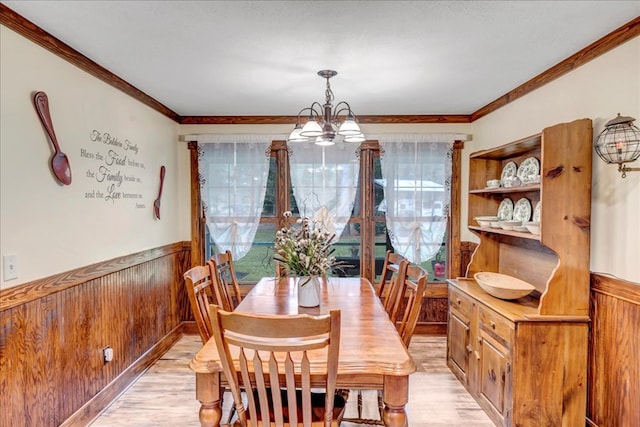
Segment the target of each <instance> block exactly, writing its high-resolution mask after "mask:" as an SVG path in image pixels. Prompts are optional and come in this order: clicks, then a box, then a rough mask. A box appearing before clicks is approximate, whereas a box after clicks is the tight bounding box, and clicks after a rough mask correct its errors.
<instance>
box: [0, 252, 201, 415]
mask: <svg viewBox="0 0 640 427" xmlns="http://www.w3.org/2000/svg"><path fill="white" fill-rule="evenodd" d="M189 267H190V243H189V242H180V243H176V244H172V245H168V246H164V247H161V248H156V249H152V250H148V251H144V252H141V253H136V254H132V255H128V256H124V257H121V258H117V259H114V260H110V261H106V262H103V263H99V264H95V265H91V266H88V267H85V268H80V269H77V270H73V271H70V272H67V273H62V274H59V275H56V276H52V277H49V278H46V279H42V280H37V281H34V282H30V283H26V284H24V285H20V286H17V287H15V288H9V289H6V290H3V291H0V372H1V375H0V408H2V409H1V410H0V425H1V426H38V427H40V426H42V427H44V426H58V425H60V424H62V423H63V422H65V420H67V421H66V424H68V425H71V424H74V425H86V424H87V422H89V421H90V420H91V419H92V418H93V417H94V416H95V415H97V414H98V413H99V411H100V410H101V409H102V408H103V407H104V406H105V405H106V404H108V402H109V401H110V400H111V399H113V398H115V397H116V396H117V395H118V394H119V393H120V392H122V391H123V390H124V388H126V386H128V384H129V383H130V382H131V381H132V380H133V379H134V378H135V376H137V375H138V374H139V373H141V372H142V371H143V370H144V369H145V368H146V366H145V363H147V364H149V363H153V361H154V360H155V359H154V360H151V359H153V358H154V357H156V358H157V357H159V356H160V355H161V354H162V353H163V352H164V351H166V350H167V349H168V348H169V347H170V346H171V345H172V344H173V342H174V341H175V340H177V339H178V338H179V337H180V335H181V333H182V329H181V328H182V322H183V321H184V320H187V319H189V317H190V316H189V313H190V309H189V302H188V299H187V296H186V292H185V291H184V282H183V278H182V274H183V272H184V271H186V270H187V269H188V268H189ZM106 346H111V347H112V348H113V351H114V359H113V361H112V362H109V363H106V364H105V363H104V362H103V348H104V347H106ZM156 355H157V356H156ZM114 384H115V386H114ZM106 391H108V392H106ZM99 398H102V399H101V400H102V401H101V402H99V403H98V404H93V405H92V404H91V401H92V399H93V400H96V399H98V400H100V399H99ZM96 411H97V412H96ZM70 417H71V418H70Z"/></svg>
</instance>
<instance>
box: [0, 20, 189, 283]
mask: <svg viewBox="0 0 640 427" xmlns="http://www.w3.org/2000/svg"><path fill="white" fill-rule="evenodd" d="M0 47H1V51H2V56H1V58H0V92H1V94H2V96H1V101H0V153H1V156H0V159H1V170H0V173H1V175H0V176H1V182H0V185H1V193H0V212H1V220H0V254H2V255H5V254H16V255H17V257H18V278H17V279H15V280H10V281H4V280H2V282H1V285H0V288H2V289H5V288H8V287H13V286H16V285H19V284H21V283H25V282H28V281H31V280H35V279H38V278H42V277H46V276H49V275H52V274H56V273H61V272H64V271H68V270H71V269H74V268H78V267H82V266H86V265H89V264H92V263H95V262H99V261H104V260H108V259H111V258H115V257H118V256H122V255H127V254H131V253H134V252H138V251H141V250H145V249H148V248H153V247H157V246H161V245H164V244H169V243H173V242H176V241H181V240H190V228H189V227H190V225H189V224H190V221H189V216H188V215H184V213H182V212H181V209H180V206H181V205H183V204H184V203H185V200H186V203H188V200H189V194H188V191H184V189H185V188H189V175H188V170H189V169H188V165H189V160H188V159H189V157H188V150H186V147H184V144H180V143H179V142H178V129H179V125H178V124H177V123H175V122H173V121H172V120H170V119H168V118H166V117H165V116H162V115H161V114H159V113H158V112H156V111H154V110H153V109H151V108H149V107H147V106H145V105H143V104H141V103H140V102H138V101H136V100H134V99H133V98H131V97H130V96H128V95H125V94H124V93H122V92H120V91H118V90H116V89H114V88H113V87H111V86H109V85H107V84H105V83H103V82H101V81H100V80H98V79H96V78H94V77H92V76H91V75H89V74H87V73H85V72H84V71H82V70H80V69H78V68H76V67H74V66H73V65H71V64H69V63H68V62H66V61H65V60H63V59H60V58H59V57H57V56H55V55H53V54H52V53H50V52H48V51H46V50H44V49H42V48H41V47H39V46H38V45H36V44H34V43H32V42H30V41H29V40H27V39H25V38H23V37H22V36H20V35H18V34H17V33H15V32H13V31H12V30H9V29H8V28H6V27H4V26H2V27H0ZM37 90H42V91H45V92H46V93H47V95H48V98H49V105H50V108H51V116H52V120H53V124H54V129H55V133H56V135H57V137H58V140H59V142H60V145H61V149H62V151H63V152H65V153H66V154H67V156H68V157H69V160H70V164H71V169H72V176H73V182H72V184H71V185H69V186H62V185H59V184H58V183H57V182H56V181H54V178H53V175H52V173H51V171H50V168H49V159H50V157H51V154H52V150H51V148H50V147H51V145H50V143H49V141H48V139H47V137H46V135H45V132H44V129H43V127H42V125H41V124H40V122H39V120H38V116H37V115H36V112H35V109H34V107H33V102H32V93H33V92H34V91H37ZM94 129H95V130H98V131H99V132H101V133H103V134H104V133H105V132H108V133H110V134H111V135H113V136H114V137H116V138H118V139H119V140H120V141H121V142H123V143H124V140H125V139H126V140H129V141H130V143H131V144H132V145H135V146H137V149H138V153H137V154H135V153H134V151H132V150H127V151H126V152H125V151H124V150H123V149H121V148H120V147H117V146H109V145H106V144H102V143H99V142H93V141H91V139H90V135H91V132H92V131H93V130H94ZM114 147H115V148H116V151H119V152H120V153H121V155H122V156H124V155H126V156H127V160H131V161H135V162H137V163H143V164H144V165H145V168H144V169H142V168H139V167H135V166H127V167H113V166H112V167H111V168H112V171H116V170H120V171H121V173H123V174H126V175H127V176H129V177H131V176H135V177H136V178H139V179H140V182H139V183H135V182H124V181H123V183H122V184H121V185H120V186H119V187H115V191H116V192H118V191H122V192H126V193H129V194H140V195H141V197H142V198H141V199H127V200H119V201H113V202H110V201H105V199H90V198H87V197H85V196H86V195H87V193H92V192H93V191H94V190H96V191H100V192H103V193H106V190H107V185H106V183H105V182H103V183H99V182H98V181H97V180H96V178H95V177H94V178H90V177H87V172H88V171H94V172H96V171H97V169H98V168H99V166H101V165H104V161H99V160H97V159H95V158H94V159H89V158H86V157H82V156H81V154H80V153H81V150H82V149H85V150H87V152H89V153H92V154H96V153H102V155H106V154H107V152H108V150H109V149H110V148H114ZM161 165H165V166H166V168H167V174H166V179H165V187H164V194H163V199H162V206H161V212H162V213H161V217H162V220H161V221H158V220H156V219H154V217H153V201H154V199H155V198H156V197H157V193H158V186H159V169H160V166H161ZM115 182H116V181H113V182H111V183H115ZM185 193H186V196H185ZM136 204H138V206H139V207H136ZM142 206H144V207H142ZM0 277H1V276H0Z"/></svg>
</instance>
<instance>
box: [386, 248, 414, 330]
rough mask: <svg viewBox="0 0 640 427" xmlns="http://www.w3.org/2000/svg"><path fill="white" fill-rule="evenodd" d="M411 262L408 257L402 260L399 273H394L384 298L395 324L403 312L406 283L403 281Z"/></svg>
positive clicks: (390, 317) (388, 312) (387, 310)
mask: <svg viewBox="0 0 640 427" xmlns="http://www.w3.org/2000/svg"><path fill="white" fill-rule="evenodd" d="M409 264H410V262H409V261H408V260H406V259H404V260H402V261H401V262H400V266H399V267H398V273H397V274H396V275H394V277H393V280H392V281H391V282H390V285H389V292H388V293H387V296H386V298H385V300H384V309H385V310H386V312H387V314H388V315H389V319H391V321H392V322H393V323H394V324H395V323H396V322H397V321H398V316H399V315H400V314H401V309H402V303H403V297H404V295H403V290H404V283H402V282H403V280H404V279H403V278H404V276H405V275H406V272H407V268H408V267H409Z"/></svg>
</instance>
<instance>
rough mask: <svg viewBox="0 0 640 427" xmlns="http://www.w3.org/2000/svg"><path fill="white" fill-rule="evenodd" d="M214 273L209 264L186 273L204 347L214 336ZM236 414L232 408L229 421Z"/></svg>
mask: <svg viewBox="0 0 640 427" xmlns="http://www.w3.org/2000/svg"><path fill="white" fill-rule="evenodd" d="M212 271H214V270H212V269H211V266H210V265H209V264H207V265H198V266H195V267H193V268H191V269H190V270H188V271H187V272H186V273H184V282H185V287H186V288H187V294H188V295H189V303H190V304H191V311H192V312H193V317H194V319H195V321H196V325H197V326H198V333H199V334H200V339H201V340H202V345H204V344H206V343H207V341H209V339H210V338H211V336H212V335H213V326H212V323H211V317H210V310H209V306H210V305H211V304H212V303H214V301H213V298H215V295H216V291H215V282H214V280H215V278H214V277H213V275H212V274H211V272H212ZM225 391H227V389H225ZM234 413H235V410H234V408H231V411H230V412H229V416H228V420H230V419H231V418H232V417H233V415H234Z"/></svg>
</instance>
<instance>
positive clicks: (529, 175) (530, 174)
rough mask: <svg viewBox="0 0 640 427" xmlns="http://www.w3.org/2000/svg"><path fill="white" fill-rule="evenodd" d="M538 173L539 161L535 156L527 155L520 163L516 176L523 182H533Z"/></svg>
mask: <svg viewBox="0 0 640 427" xmlns="http://www.w3.org/2000/svg"><path fill="white" fill-rule="evenodd" d="M538 175H540V161H539V160H538V159H536V158H535V157H527V158H526V159H524V160H523V161H522V163H520V167H519V168H518V172H517V176H518V178H520V181H522V183H523V184H526V183H529V182H534V181H535V180H536V177H537V176H538Z"/></svg>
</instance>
